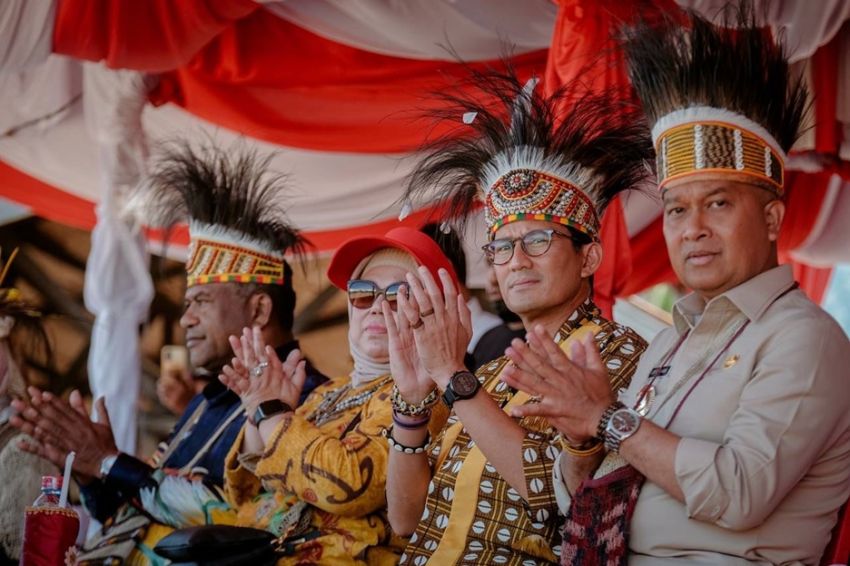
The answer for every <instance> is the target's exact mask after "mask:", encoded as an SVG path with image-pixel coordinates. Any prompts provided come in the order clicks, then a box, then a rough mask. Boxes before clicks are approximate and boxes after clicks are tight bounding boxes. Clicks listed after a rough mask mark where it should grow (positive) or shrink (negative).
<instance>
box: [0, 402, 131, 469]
mask: <svg viewBox="0 0 850 566" xmlns="http://www.w3.org/2000/svg"><path fill="white" fill-rule="evenodd" d="M27 392H28V393H29V396H30V399H29V403H26V402H24V401H22V400H15V401H13V402H12V405H13V407H14V408H15V410H16V411H17V413H18V414H17V415H16V416H13V417H12V418H11V419H10V423H11V424H12V425H13V426H14V427H16V428H18V429H20V430H21V431H22V432H24V433H26V434H28V435H30V436H31V437H33V438H34V439H35V442H29V441H21V443H20V444H19V446H20V448H21V449H22V450H24V451H26V452H30V453H32V454H36V455H37V456H40V457H42V458H44V459H46V460H48V461H50V462H52V463H53V464H55V465H56V466H58V467H59V468H60V469H61V468H62V467H64V465H65V456H66V455H67V454H68V453H69V452H71V451H73V452H76V453H77V455H76V458H75V459H74V472H76V473H77V474H78V476H80V477H79V479H82V480H83V481H87V480H90V479H92V478H96V477H99V476H100V464H101V461H102V460H103V458H105V457H106V456H110V455H113V454H117V453H118V448H117V446H116V445H115V438H114V437H113V435H112V427H111V425H110V423H109V414H108V413H107V411H106V403H105V401H104V399H103V397H101V398H100V399H98V400H97V402H96V403H95V411H96V413H97V421H96V422H95V421H92V420H91V418H89V415H88V411H87V410H86V407H85V404H84V403H83V398H82V396H81V395H80V392H79V391H76V390H74V391H72V392H71V396H70V398H69V400H68V401H65V400H63V399H60V398H59V397H56V396H55V395H53V394H52V393H47V392H43V391H40V390H39V389H37V388H35V387H29V388H28V389H27Z"/></svg>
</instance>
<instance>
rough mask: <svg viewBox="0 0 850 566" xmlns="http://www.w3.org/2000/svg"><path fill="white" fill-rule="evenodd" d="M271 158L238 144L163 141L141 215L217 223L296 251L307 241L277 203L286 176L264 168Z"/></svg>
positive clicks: (159, 222)
mask: <svg viewBox="0 0 850 566" xmlns="http://www.w3.org/2000/svg"><path fill="white" fill-rule="evenodd" d="M271 158H272V156H271V155H267V156H260V155H259V154H258V153H257V151H256V150H254V149H249V148H246V147H245V146H244V145H243V144H241V143H240V144H236V145H235V146H234V147H231V148H228V149H226V150H225V149H224V148H221V147H218V146H216V145H214V144H212V143H207V144H205V145H201V146H198V147H197V148H194V147H193V146H192V145H190V143H189V142H188V141H185V140H177V141H172V142H168V143H166V144H164V149H163V151H162V154H161V156H160V157H159V159H158V160H157V161H156V163H155V166H154V169H153V172H152V173H151V174H150V175H149V176H148V189H149V192H148V194H147V195H146V198H149V199H151V201H152V214H149V215H148V216H149V218H147V219H146V220H147V221H148V222H149V223H150V224H151V225H155V226H162V227H166V228H170V227H172V226H174V225H175V224H176V223H178V222H182V221H194V222H202V223H205V224H212V225H216V226H221V227H224V228H229V229H231V230H235V231H238V232H240V233H242V234H244V235H246V236H248V237H250V238H253V239H255V240H258V241H260V242H263V243H265V244H268V245H269V246H270V247H271V248H273V249H275V250H279V251H280V252H281V253H284V252H286V251H291V252H294V253H296V254H297V255H300V254H302V253H303V252H304V249H305V246H306V245H307V244H308V242H307V241H306V240H305V239H304V238H303V237H302V236H301V234H300V233H299V232H298V230H297V229H295V228H294V227H293V226H291V225H290V224H289V223H288V222H287V219H286V213H285V211H284V210H283V208H282V207H281V204H280V202H281V201H280V194H281V193H283V192H285V191H286V190H287V177H286V176H285V175H282V174H279V173H274V172H272V171H271V170H270V169H269V163H270V161H271Z"/></svg>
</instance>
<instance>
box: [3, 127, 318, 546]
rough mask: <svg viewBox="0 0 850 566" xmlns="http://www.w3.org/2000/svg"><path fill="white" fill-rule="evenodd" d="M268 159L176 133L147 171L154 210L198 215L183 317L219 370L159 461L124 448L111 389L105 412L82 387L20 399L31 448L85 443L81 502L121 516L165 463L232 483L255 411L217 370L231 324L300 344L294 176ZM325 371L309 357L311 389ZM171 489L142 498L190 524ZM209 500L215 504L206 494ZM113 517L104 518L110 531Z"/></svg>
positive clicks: (50, 454)
mask: <svg viewBox="0 0 850 566" xmlns="http://www.w3.org/2000/svg"><path fill="white" fill-rule="evenodd" d="M269 159H270V158H268V157H266V158H261V157H259V156H258V155H257V154H256V153H255V152H253V151H249V150H246V149H243V148H240V149H239V150H233V149H229V150H225V149H221V148H217V147H214V146H211V145H209V146H204V147H201V148H200V149H193V148H192V147H191V146H190V145H189V144H188V143H186V142H175V143H173V144H171V145H170V146H168V149H167V150H166V151H165V153H164V155H163V157H162V158H161V159H160V160H159V161H158V162H157V164H156V167H155V170H154V172H153V173H152V175H151V177H150V180H149V185H150V194H149V195H147V196H146V197H145V198H150V203H152V205H151V206H150V208H149V210H148V211H147V212H148V213H149V214H150V217H149V218H147V220H148V222H149V223H150V224H151V225H158V226H167V227H170V226H172V225H174V224H175V223H177V222H178V221H184V220H188V222H189V233H190V240H191V243H190V249H189V257H188V260H187V263H186V270H187V289H186V294H185V302H184V313H183V316H182V317H181V318H180V325H181V326H182V327H183V328H184V329H185V331H186V346H187V348H188V350H189V357H190V361H191V363H192V365H193V366H194V367H195V368H196V369H197V370H199V371H201V372H204V373H206V374H207V375H209V376H210V380H209V383H208V384H207V385H206V386H205V387H204V389H203V391H202V392H201V393H200V394H198V395H197V396H195V398H194V399H193V400H192V401H191V402H190V403H189V406H188V408H187V409H186V412H185V413H184V414H183V416H182V417H181V418H180V419H179V421H178V423H177V425H176V427H175V428H174V432H173V433H172V434H171V435H170V437H169V439H168V440H167V441H166V442H164V443H162V444H161V445H160V447H159V449H158V450H157V452H156V454H154V456H153V457H152V458H151V460H150V461H148V462H144V461H142V460H139V459H137V458H135V457H134V456H133V455H130V454H124V453H121V452H119V451H118V449H117V448H116V446H115V443H114V440H113V438H112V434H111V431H110V429H109V420H108V415H107V414H106V408H105V404H104V400H103V399H99V400H98V401H97V403H96V412H97V415H98V421H97V422H92V421H91V420H89V418H88V417H87V414H86V411H85V408H84V407H83V405H82V400H81V397H80V395H79V393H78V392H74V393H72V395H71V398H70V403H65V402H63V401H61V400H59V399H56V398H55V397H54V396H51V395H49V394H46V393H45V394H42V393H41V392H39V391H37V390H31V397H32V399H31V404H30V405H29V406H24V405H23V404H21V403H19V404H18V405H19V406H18V408H19V410H20V413H21V418H19V419H18V424H19V425H20V426H21V428H23V429H24V430H28V431H33V430H34V431H35V436H36V438H37V440H38V441H39V443H40V444H39V445H37V446H36V445H30V446H29V449H31V450H32V451H34V452H36V453H38V454H40V455H42V456H44V457H46V458H48V459H51V460H53V461H54V462H60V461H61V460H62V459H64V455H65V454H66V453H67V452H69V451H72V450H73V451H75V452H76V453H77V456H76V460H75V461H74V471H75V475H76V478H77V479H78V481H79V482H80V484H81V485H82V493H83V500H84V503H85V505H86V507H87V509H88V510H89V511H90V512H91V513H92V515H93V516H94V517H95V518H97V519H98V520H100V521H102V522H103V521H106V520H107V519H110V518H113V519H114V518H115V517H116V514H118V515H119V516H121V515H122V514H123V511H124V510H126V505H125V503H127V502H128V501H134V502H136V504H138V503H139V495H140V490H142V489H143V488H156V487H157V477H158V472H156V470H158V469H160V468H161V469H163V470H169V471H170V472H171V473H175V472H176V473H177V474H178V475H181V476H189V475H192V476H193V477H198V476H201V477H202V478H203V480H204V483H206V484H211V485H213V486H221V485H222V484H223V465H224V460H225V457H226V455H227V452H228V450H229V449H230V447H231V445H232V444H233V442H234V440H235V438H236V436H237V433H238V432H239V430H240V429H241V428H242V426H243V424H244V423H245V418H246V415H245V414H244V409H243V407H242V406H241V403H240V400H239V397H238V396H237V395H235V394H234V393H232V392H231V391H229V390H228V389H227V388H226V387H224V385H223V384H221V383H220V382H219V380H218V374H219V371H220V370H221V368H222V367H223V366H224V365H225V364H227V363H229V362H230V360H231V359H232V356H233V352H232V350H231V347H230V344H229V342H228V337H229V336H230V335H240V334H241V332H242V328H243V327H258V328H260V329H261V332H262V336H263V338H264V340H265V341H266V343H267V344H269V345H271V346H273V347H274V348H275V350H276V352H277V354H278V356H279V357H280V358H281V359H286V358H287V356H289V355H290V354H291V353H293V352H294V351H295V350H297V348H298V343H297V342H296V341H295V340H294V338H293V335H292V325H293V317H294V310H295V291H294V290H293V286H292V268H291V267H290V265H289V264H288V263H287V261H286V260H285V258H284V254H285V253H286V252H287V251H294V252H296V253H300V252H301V250H302V247H303V245H304V242H303V240H302V239H301V236H300V235H299V234H298V232H297V231H296V230H295V229H294V228H292V227H290V226H289V225H288V224H287V223H286V222H285V215H284V212H283V210H281V208H280V206H279V204H278V203H279V202H280V201H279V196H280V192H281V191H283V190H285V185H284V183H283V182H282V181H283V178H282V177H281V176H280V175H275V174H273V173H272V172H270V171H269V170H268V164H269ZM294 355H297V354H294ZM260 371H261V370H260ZM116 378H117V379H118V378H120V376H116ZM325 380H326V378H325V377H324V376H323V375H321V374H320V373H319V372H317V371H316V370H315V369H313V368H312V367H311V366H310V365H309V364H308V366H307V380H306V383H305V386H304V391H303V396H306V395H307V394H308V393H309V392H310V391H311V390H312V389H314V388H315V387H316V386H317V385H319V384H320V383H322V382H324V381H325ZM303 396H302V400H303ZM251 416H253V415H251ZM35 427H37V428H35ZM166 495H167V494H163V493H162V488H160V493H159V495H158V496H157V497H155V498H148V501H147V502H146V503H145V504H144V505H143V506H144V509H145V511H147V512H148V513H149V514H151V515H152V516H153V517H156V518H158V519H161V520H162V522H163V523H166V524H169V525H170V526H173V527H176V526H181V527H182V526H188V525H186V524H180V521H179V520H175V519H174V517H180V516H181V515H182V516H188V515H191V514H192V512H194V511H196V509H176V508H173V507H169V503H168V501H170V500H169V499H168V497H166ZM174 501H176V499H174ZM200 507H203V508H204V509H206V507H205V506H204V503H203V502H201V505H200ZM205 512H206V511H205ZM202 516H203V514H202ZM201 521H203V519H201ZM109 527H110V522H107V524H106V526H105V528H104V535H106V537H105V539H104V540H107V539H108V536H109V535H110V528H109ZM154 538H156V537H154ZM107 555H108V554H107Z"/></svg>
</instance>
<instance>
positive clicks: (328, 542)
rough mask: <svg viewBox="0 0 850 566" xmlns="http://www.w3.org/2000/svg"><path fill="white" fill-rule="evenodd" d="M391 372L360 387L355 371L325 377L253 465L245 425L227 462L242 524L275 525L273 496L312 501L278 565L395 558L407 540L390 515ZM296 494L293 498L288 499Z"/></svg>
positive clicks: (231, 498) (229, 490)
mask: <svg viewBox="0 0 850 566" xmlns="http://www.w3.org/2000/svg"><path fill="white" fill-rule="evenodd" d="M391 390H392V380H391V379H390V377H389V376H387V377H383V378H378V379H376V380H373V381H370V382H368V383H364V384H361V385H360V386H359V387H353V386H352V385H351V381H350V379H348V378H343V379H336V380H333V381H331V382H330V383H327V384H325V385H322V386H320V387H318V388H316V390H315V391H314V392H313V393H312V394H311V395H310V396H309V397H308V398H307V400H306V401H305V402H304V404H303V405H301V406H300V407H299V408H298V409H297V410H296V412H295V414H294V415H293V416H292V418H291V419H289V420H285V421H284V422H282V423H281V424H280V425H279V426H278V428H277V429H276V430H275V431H274V433H273V434H272V436H271V438H270V444H269V447H268V449H267V450H266V452H265V453H264V454H262V456H261V457H260V458H259V461H258V462H257V463H256V468H255V471H254V472H252V471H250V470H249V469H248V468H247V467H245V465H244V464H243V461H244V458H243V459H242V461H240V457H239V451H240V448H241V446H242V438H243V434H244V431H243V432H242V433H240V436H239V438H237V440H236V443H235V444H234V446H233V448H232V449H231V452H230V454H229V455H228V457H227V460H226V462H225V479H226V483H225V489H226V493H227V498H228V500H229V502H230V503H231V504H232V505H234V506H238V507H240V511H239V516H240V524H242V525H243V526H253V527H259V528H267V527H268V519H267V517H268V514H269V512H270V511H272V512H273V511H274V510H269V509H268V508H267V507H268V504H269V498H267V497H263V496H262V494H263V492H275V493H278V492H279V493H282V494H287V495H290V494H291V495H295V496H296V497H297V498H298V499H299V500H300V501H303V502H306V503H307V504H308V505H307V506H306V510H305V512H304V514H303V515H302V517H301V522H303V523H306V527H305V528H303V529H302V530H301V531H299V532H298V533H297V536H295V539H301V540H304V542H297V540H296V543H295V544H292V546H291V549H292V552H291V556H288V557H286V558H283V559H281V560H279V561H278V564H279V565H289V564H299V565H309V564H334V565H336V564H374V565H379V566H380V565H385V564H386V565H390V564H396V563H397V561H398V555H399V552H400V550H401V547H402V546H403V541H402V540H401V539H398V538H395V537H393V535H392V534H391V531H390V528H389V524H388V523H387V521H386V518H385V514H384V510H385V509H386V475H387V461H388V458H389V452H388V450H389V447H388V445H387V441H386V439H385V438H384V437H383V436H382V435H381V431H382V430H383V429H384V428H386V427H388V426H389V425H390V423H391V422H392V408H391V404H390V393H391ZM289 503H290V502H286V505H289Z"/></svg>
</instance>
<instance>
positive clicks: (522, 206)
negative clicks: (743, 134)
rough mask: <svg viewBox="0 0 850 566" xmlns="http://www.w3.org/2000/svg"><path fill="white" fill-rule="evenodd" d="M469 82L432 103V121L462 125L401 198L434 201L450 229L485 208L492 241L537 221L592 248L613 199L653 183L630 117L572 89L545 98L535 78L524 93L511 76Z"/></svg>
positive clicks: (611, 103) (435, 147)
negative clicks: (565, 230)
mask: <svg viewBox="0 0 850 566" xmlns="http://www.w3.org/2000/svg"><path fill="white" fill-rule="evenodd" d="M471 75H472V78H471V81H470V85H471V88H470V87H469V86H468V85H464V86H466V87H467V88H463V89H460V90H459V94H455V93H454V92H453V91H444V92H441V93H440V94H439V95H438V97H439V98H440V99H441V102H442V106H441V110H439V111H435V112H432V113H431V115H432V117H435V118H437V120H439V121H441V122H449V123H454V124H459V123H460V122H461V117H462V118H463V119H462V121H463V123H464V124H465V126H460V127H456V128H454V130H453V131H452V132H450V133H449V134H448V135H445V136H444V137H441V138H440V139H438V140H436V141H434V142H432V143H431V144H429V146H428V147H427V148H426V152H425V157H424V158H423V159H422V160H421V161H420V162H419V163H418V164H417V165H416V167H415V168H414V170H413V172H412V174H411V176H410V178H409V180H408V184H407V191H406V198H407V199H409V200H421V199H422V198H423V197H425V198H426V199H432V200H434V201H436V202H437V203H438V206H439V210H441V211H443V212H444V214H445V215H446V216H447V219H450V220H452V221H454V222H455V223H463V222H464V219H465V218H467V217H468V214H469V213H470V212H471V211H472V210H473V209H474V208H476V207H477V206H478V203H479V202H481V201H483V204H484V217H485V221H486V224H487V228H488V233H489V237H490V238H493V237H494V235H495V233H496V231H498V230H499V228H501V227H502V226H504V225H505V224H508V223H510V222H515V221H518V220H545V221H549V222H554V223H557V224H561V225H564V226H568V227H569V228H571V229H572V230H574V231H575V232H579V233H582V234H585V235H586V236H587V238H588V239H589V240H597V239H598V238H599V229H600V217H601V215H602V212H603V210H604V209H605V207H606V206H607V204H608V203H609V202H610V201H611V199H613V198H614V197H615V196H616V195H617V194H619V193H620V192H622V191H624V190H627V189H631V188H633V187H635V186H636V185H637V184H639V183H640V182H641V181H642V180H643V179H644V178H645V177H647V176H648V175H650V174H651V168H650V167H649V166H648V165H647V163H648V161H649V160H651V157H652V147H651V144H650V141H649V133H648V132H647V131H646V129H645V126H643V125H642V121H641V120H640V119H639V115H638V114H636V109H635V108H633V107H631V106H629V105H628V104H626V103H624V102H622V101H618V100H617V99H616V98H614V97H612V96H594V95H589V94H577V92H578V90H577V87H578V85H576V88H574V87H571V86H567V87H564V88H562V89H560V90H558V91H557V92H556V93H555V94H552V95H548V96H544V95H543V94H541V92H540V91H541V90H542V89H538V88H536V86H537V79H532V80H530V81H528V82H526V83H524V84H523V83H522V82H521V81H520V80H519V79H518V77H516V75H515V74H513V72H512V71H511V70H510V69H508V71H506V72H504V73H502V72H496V71H487V72H477V71H471ZM565 108H566V109H568V110H566V111H564V110H563V109H565ZM612 117H616V118H614V119H612Z"/></svg>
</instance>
